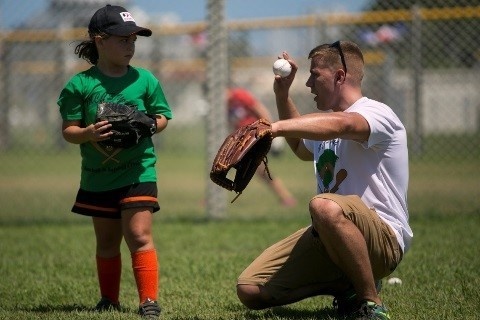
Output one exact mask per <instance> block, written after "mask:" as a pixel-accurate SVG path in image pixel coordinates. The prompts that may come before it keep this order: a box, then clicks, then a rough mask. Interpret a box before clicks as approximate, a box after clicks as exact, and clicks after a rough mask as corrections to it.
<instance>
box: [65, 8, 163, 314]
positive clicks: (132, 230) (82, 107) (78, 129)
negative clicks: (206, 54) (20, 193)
mask: <svg viewBox="0 0 480 320" xmlns="http://www.w3.org/2000/svg"><path fill="white" fill-rule="evenodd" d="M88 33H89V36H90V39H89V40H88V41H84V42H82V43H80V44H79V45H78V46H77V47H76V48H75V53H76V54H78V56H79V57H81V58H84V59H86V60H87V61H88V62H90V63H91V64H93V66H92V67H91V68H89V69H88V70H86V71H84V72H81V73H78V74H76V75H75V76H73V77H72V78H71V79H70V81H68V83H67V84H66V85H65V87H64V89H63V90H62V92H61V93H60V97H59V99H58V105H59V106H60V113H61V115H62V119H63V125H62V133H63V137H64V138H65V140H67V141H68V142H71V143H74V144H79V145H80V151H81V156H82V169H81V179H80V189H79V190H78V193H77V197H76V200H75V204H74V205H73V208H72V211H73V212H74V213H78V214H82V215H86V216H91V217H92V221H93V227H94V230H95V236H96V262H97V272H98V281H99V286H100V295H101V300H100V301H99V302H98V304H97V306H96V309H97V310H99V311H103V310H108V309H119V308H120V303H119V291H120V278H121V269H122V265H121V264H122V262H121V255H120V245H121V242H122V239H125V242H126V244H127V246H128V249H129V251H130V253H131V265H132V268H133V274H134V277H135V281H136V285H137V290H138V295H139V313H140V315H142V316H144V317H146V318H152V319H155V318H157V317H158V316H159V315H160V307H159V305H158V303H157V298H158V282H159V275H158V273H159V268H158V260H157V253H156V249H155V245H154V240H153V236H152V213H153V212H155V211H158V210H159V209H160V207H159V204H158V201H157V184H156V180H157V177H156V170H155V163H156V160H157V159H156V155H155V150H154V145H153V142H152V139H151V138H150V137H145V138H142V139H140V140H139V142H138V144H136V145H134V146H133V147H131V148H126V149H122V148H118V149H115V150H110V148H104V147H102V145H101V142H102V141H106V140H108V139H109V138H110V135H111V134H112V133H111V131H110V127H111V125H110V124H109V123H108V122H107V121H99V122H96V112H97V107H98V105H99V104H100V103H104V102H111V103H122V104H127V105H131V106H132V105H133V106H136V108H137V109H138V110H139V111H144V112H146V113H148V114H153V115H155V117H156V127H157V131H156V132H157V133H158V132H161V131H162V130H164V129H165V128H166V126H167V123H168V120H169V119H171V118H172V113H171V110H170V107H169V105H168V103H167V100H166V98H165V95H164V93H163V90H162V87H161V85H160V83H159V82H158V80H157V79H156V78H155V77H154V75H153V74H152V73H151V72H150V71H147V70H145V69H142V68H136V67H133V66H131V65H130V60H131V59H132V57H133V55H134V53H135V41H136V39H137V36H147V37H148V36H150V35H151V34H152V31H151V30H149V29H146V28H142V27H139V26H137V25H136V23H135V20H134V19H133V17H132V15H131V14H130V13H129V12H128V11H127V10H126V9H125V8H123V7H119V6H110V5H107V6H105V7H103V8H101V9H99V10H98V11H97V12H96V13H95V14H94V15H93V16H92V18H91V21H90V24H89V26H88Z"/></svg>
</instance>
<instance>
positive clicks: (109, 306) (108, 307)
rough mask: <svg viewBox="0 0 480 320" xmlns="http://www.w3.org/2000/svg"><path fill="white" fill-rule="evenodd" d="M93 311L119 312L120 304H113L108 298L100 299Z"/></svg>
mask: <svg viewBox="0 0 480 320" xmlns="http://www.w3.org/2000/svg"><path fill="white" fill-rule="evenodd" d="M95 310H96V311H99V312H103V311H113V310H115V311H120V303H119V302H117V303H113V302H112V301H110V300H109V299H108V298H105V297H102V299H100V301H99V302H98V303H97V305H96V306H95Z"/></svg>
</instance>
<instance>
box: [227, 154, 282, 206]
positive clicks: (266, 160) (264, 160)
mask: <svg viewBox="0 0 480 320" xmlns="http://www.w3.org/2000/svg"><path fill="white" fill-rule="evenodd" d="M251 161H252V160H250V162H251ZM262 162H263V164H264V165H265V170H264V172H266V173H267V176H268V178H269V179H270V180H273V179H272V176H271V175H270V170H269V169H268V158H267V156H265V157H264V158H263V159H262ZM246 173H247V172H246V171H245V172H244V174H246ZM242 178H245V176H243V177H242ZM241 194H242V191H240V192H238V193H237V195H236V196H235V198H233V200H232V201H230V203H233V202H234V201H235V200H237V198H238V197H240V195H241Z"/></svg>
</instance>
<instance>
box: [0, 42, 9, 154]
mask: <svg viewBox="0 0 480 320" xmlns="http://www.w3.org/2000/svg"><path fill="white" fill-rule="evenodd" d="M2 37H4V35H2ZM10 45H11V44H10V41H8V40H5V39H2V42H1V43H0V47H1V48H2V53H1V54H0V59H1V65H0V151H2V150H7V149H9V148H10V144H11V141H10V121H9V114H10V103H11V101H12V99H11V98H10V94H11V93H10V90H9V82H10V81H11V79H10V74H11V71H10V61H9V60H10V58H9V56H10V54H9V52H10V50H9V48H10Z"/></svg>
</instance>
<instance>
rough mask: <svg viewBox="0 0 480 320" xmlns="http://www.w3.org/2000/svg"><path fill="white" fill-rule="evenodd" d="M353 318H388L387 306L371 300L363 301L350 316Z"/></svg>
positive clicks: (372, 319)
mask: <svg viewBox="0 0 480 320" xmlns="http://www.w3.org/2000/svg"><path fill="white" fill-rule="evenodd" d="M352 319H353V320H374V319H377V320H390V315H389V314H388V311H387V308H386V307H385V306H384V305H383V304H382V305H380V304H376V303H375V302H373V301H364V302H363V303H362V304H360V307H359V308H358V309H357V311H356V312H355V313H354V314H353V316H352Z"/></svg>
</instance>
